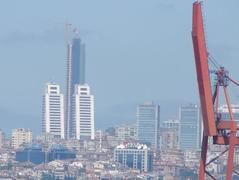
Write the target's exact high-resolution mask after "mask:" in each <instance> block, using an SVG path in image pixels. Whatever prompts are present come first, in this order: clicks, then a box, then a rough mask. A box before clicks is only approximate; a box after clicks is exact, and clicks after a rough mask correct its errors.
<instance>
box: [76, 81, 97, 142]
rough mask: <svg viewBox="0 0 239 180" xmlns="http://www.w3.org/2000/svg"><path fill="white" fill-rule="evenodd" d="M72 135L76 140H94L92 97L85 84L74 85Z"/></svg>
mask: <svg viewBox="0 0 239 180" xmlns="http://www.w3.org/2000/svg"><path fill="white" fill-rule="evenodd" d="M72 104H73V113H72V119H73V123H72V124H73V125H72V128H73V133H74V134H75V137H74V138H76V139H88V140H89V139H94V137H95V127H94V96H93V95H91V93H90V87H89V86H88V85H87V84H84V85H76V86H75V93H74V96H73V100H72Z"/></svg>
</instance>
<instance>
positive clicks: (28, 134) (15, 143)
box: [11, 128, 32, 149]
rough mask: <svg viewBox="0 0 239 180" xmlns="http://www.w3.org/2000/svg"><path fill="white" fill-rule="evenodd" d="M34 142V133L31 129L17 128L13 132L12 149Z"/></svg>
mask: <svg viewBox="0 0 239 180" xmlns="http://www.w3.org/2000/svg"><path fill="white" fill-rule="evenodd" d="M31 142H32V131H31V130H30V129H24V128H17V129H13V130H12V139H11V143H12V147H13V148H14V149H18V148H20V147H21V146H22V145H24V144H29V143H31Z"/></svg>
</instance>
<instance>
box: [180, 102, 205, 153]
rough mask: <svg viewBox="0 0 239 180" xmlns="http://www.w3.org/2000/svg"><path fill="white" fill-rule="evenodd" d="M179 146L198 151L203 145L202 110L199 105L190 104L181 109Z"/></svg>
mask: <svg viewBox="0 0 239 180" xmlns="http://www.w3.org/2000/svg"><path fill="white" fill-rule="evenodd" d="M179 121H180V125H179V127H180V128H179V147H180V149H182V150H191V151H196V150H200V147H201V129H202V123H201V112H200V108H199V106H198V105H195V104H188V105H184V106H182V107H180V110H179Z"/></svg>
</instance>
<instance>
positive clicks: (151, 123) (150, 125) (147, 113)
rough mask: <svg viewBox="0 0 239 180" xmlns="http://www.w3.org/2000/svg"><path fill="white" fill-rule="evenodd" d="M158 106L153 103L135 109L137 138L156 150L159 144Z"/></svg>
mask: <svg viewBox="0 0 239 180" xmlns="http://www.w3.org/2000/svg"><path fill="white" fill-rule="evenodd" d="M159 131H160V106H159V105H158V104H154V103H153V102H149V103H144V104H142V105H138V107H137V137H138V140H139V141H140V142H142V143H149V144H151V146H152V148H155V149H158V148H159V142H160V139H159V138H160V136H159Z"/></svg>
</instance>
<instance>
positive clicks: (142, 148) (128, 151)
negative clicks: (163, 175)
mask: <svg viewBox="0 0 239 180" xmlns="http://www.w3.org/2000/svg"><path fill="white" fill-rule="evenodd" d="M114 160H115V161H116V162H119V163H121V164H123V165H125V166H128V167H130V168H133V169H138V170H140V171H141V172H150V171H152V170H153V153H152V151H151V150H150V148H148V147H147V145H144V144H126V145H119V146H117V147H116V148H115V149H114Z"/></svg>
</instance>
